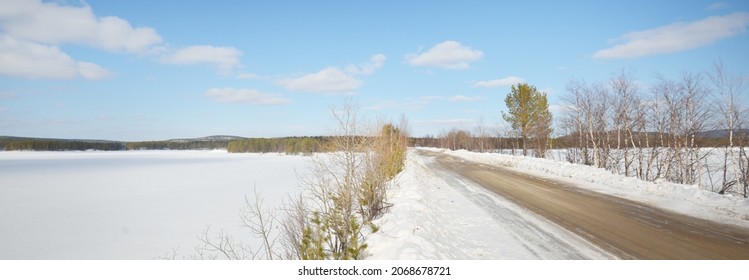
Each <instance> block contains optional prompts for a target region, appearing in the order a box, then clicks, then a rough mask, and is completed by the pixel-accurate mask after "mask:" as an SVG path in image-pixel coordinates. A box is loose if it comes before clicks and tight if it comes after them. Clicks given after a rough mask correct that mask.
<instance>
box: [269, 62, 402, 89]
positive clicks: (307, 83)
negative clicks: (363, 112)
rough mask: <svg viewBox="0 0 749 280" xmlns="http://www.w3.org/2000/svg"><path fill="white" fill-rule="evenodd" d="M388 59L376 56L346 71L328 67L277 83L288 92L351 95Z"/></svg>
mask: <svg viewBox="0 0 749 280" xmlns="http://www.w3.org/2000/svg"><path fill="white" fill-rule="evenodd" d="M386 59H387V58H386V57H385V55H384V54H379V53H378V54H375V55H372V56H371V57H370V58H369V61H367V62H364V63H361V64H359V65H349V66H348V67H346V68H345V69H344V70H341V69H339V68H337V67H327V68H325V69H322V70H320V71H318V72H316V73H312V74H306V75H301V76H298V77H295V78H289V79H279V80H276V83H278V84H279V85H281V86H283V87H284V88H286V89H287V90H291V91H301V92H313V93H323V94H341V93H344V94H345V93H351V92H354V91H356V90H357V89H359V87H361V85H362V84H363V82H362V81H361V80H360V79H359V77H360V76H363V75H371V74H372V73H374V71H375V70H377V69H380V68H382V66H383V65H384V64H385V60H386Z"/></svg>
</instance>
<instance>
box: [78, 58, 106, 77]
mask: <svg viewBox="0 0 749 280" xmlns="http://www.w3.org/2000/svg"><path fill="white" fill-rule="evenodd" d="M78 74H80V75H81V76H82V77H84V78H86V79H89V80H101V79H106V78H109V77H110V76H111V75H112V74H111V73H110V72H109V70H107V69H105V68H103V67H101V66H99V65H96V64H93V63H91V62H78Z"/></svg>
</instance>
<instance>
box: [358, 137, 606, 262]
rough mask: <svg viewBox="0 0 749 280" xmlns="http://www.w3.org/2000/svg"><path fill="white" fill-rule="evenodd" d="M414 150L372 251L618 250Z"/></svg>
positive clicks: (538, 255)
mask: <svg viewBox="0 0 749 280" xmlns="http://www.w3.org/2000/svg"><path fill="white" fill-rule="evenodd" d="M432 162H433V159H430V158H427V157H422V156H419V155H417V154H416V153H414V150H413V149H411V150H410V151H409V154H408V157H407V160H406V166H405V169H404V171H403V172H402V173H401V174H400V175H398V177H396V179H395V180H396V182H397V185H396V186H395V187H394V188H393V189H392V190H391V191H390V192H389V196H390V197H389V202H391V203H393V206H392V208H390V209H389V211H388V212H387V213H386V214H385V215H384V216H383V217H382V218H380V219H378V220H376V221H375V224H377V225H378V226H379V228H380V229H379V231H378V232H376V233H374V234H371V235H369V236H368V237H367V243H368V244H369V249H368V251H367V253H368V256H367V258H368V259H406V260H414V259H428V260H437V259H461V260H466V259H610V258H613V256H611V255H609V254H608V253H606V252H604V251H602V250H600V249H598V248H597V247H595V246H593V245H591V244H590V243H588V242H586V241H585V240H583V239H581V238H579V237H577V236H575V235H574V234H572V233H570V232H568V231H567V230H565V229H563V228H561V227H558V226H556V225H554V224H552V223H550V222H549V221H548V220H546V219H544V218H542V217H540V216H537V215H535V214H534V213H532V212H530V211H527V210H525V209H523V208H521V207H519V206H516V205H515V204H513V203H511V202H509V201H508V200H505V199H503V198H501V197H499V196H497V195H495V194H493V193H490V192H488V191H486V190H484V189H483V188H481V187H479V186H476V185H474V184H472V183H471V182H465V181H462V180H461V179H460V178H459V177H456V176H453V175H452V174H449V173H448V172H441V171H440V170H435V169H434V168H433V166H432V164H431V163H432Z"/></svg>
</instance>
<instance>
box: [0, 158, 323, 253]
mask: <svg viewBox="0 0 749 280" xmlns="http://www.w3.org/2000/svg"><path fill="white" fill-rule="evenodd" d="M308 161H309V158H308V157H300V156H281V155H276V154H265V155H261V154H229V153H227V152H226V151H122V152H0V213H2V214H0V236H2V238H0V259H154V258H158V257H163V256H166V255H167V253H171V252H172V250H174V249H175V248H177V249H178V250H179V251H178V253H179V254H181V255H182V256H186V255H190V254H193V248H194V247H195V246H196V245H198V244H199V240H198V239H197V237H198V235H200V234H201V233H202V232H203V231H204V230H205V229H206V228H207V227H208V226H210V227H211V232H213V233H214V234H215V233H217V232H218V231H219V230H221V229H224V230H226V231H227V232H228V233H230V234H232V235H234V236H235V237H236V238H240V239H242V240H243V241H245V242H247V243H248V244H250V245H252V244H254V243H255V242H256V241H254V240H248V239H249V237H250V236H251V234H249V233H248V232H247V231H246V230H244V229H242V228H241V227H240V220H239V209H240V208H241V207H242V206H243V203H244V197H245V196H249V197H250V198H252V197H253V186H257V189H258V190H259V191H261V192H262V193H263V195H264V196H265V203H266V206H267V207H275V206H277V205H278V204H279V203H280V201H281V200H282V199H283V198H285V197H286V195H287V194H289V193H294V192H297V191H299V187H298V186H297V179H296V178H297V173H304V172H306V170H307V168H308V165H309V164H308Z"/></svg>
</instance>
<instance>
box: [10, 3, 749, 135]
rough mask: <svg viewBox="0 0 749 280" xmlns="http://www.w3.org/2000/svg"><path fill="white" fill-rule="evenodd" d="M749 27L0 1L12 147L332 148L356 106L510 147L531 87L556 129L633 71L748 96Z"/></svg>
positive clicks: (410, 6) (690, 20)
mask: <svg viewBox="0 0 749 280" xmlns="http://www.w3.org/2000/svg"><path fill="white" fill-rule="evenodd" d="M747 27H749V1H720V2H718V1H699V0H690V1H651V0H647V1H639V0H635V1H263V2H260V1H139V0H138V1H106V0H89V1H39V0H25V1H19V0H0V135H10V136H26V137H48V138H75V139H109V140H122V141H138V140H163V139H173V138H189V137H202V136H208V135H236V136H244V137H280V136H304V135H326V134H328V133H329V132H330V131H331V129H332V126H333V125H334V123H333V119H332V116H331V106H336V107H340V106H341V105H342V104H343V102H344V100H349V101H350V102H351V103H354V104H357V105H358V108H359V113H360V114H361V115H363V116H364V117H365V118H367V119H370V120H384V121H394V122H397V121H398V120H399V119H400V118H401V116H405V117H406V118H407V119H408V122H409V126H410V130H411V131H410V132H411V134H412V135H413V136H426V135H438V134H440V133H441V132H444V131H447V130H449V129H452V128H458V129H468V130H473V129H476V127H477V126H479V125H481V126H485V127H487V128H492V129H497V130H499V131H502V130H507V128H508V125H507V124H506V123H505V122H504V121H503V120H502V119H501V111H502V110H506V107H505V106H504V97H505V96H506V95H507V93H508V92H509V91H510V85H512V84H517V83H519V82H525V83H528V84H530V85H533V86H535V87H536V88H537V89H539V90H540V91H543V92H545V93H547V96H548V98H549V103H550V104H551V105H550V108H551V111H552V113H555V112H556V113H558V112H559V108H561V104H562V98H561V96H563V95H564V94H565V87H566V85H567V84H568V82H569V81H570V80H571V79H584V80H585V81H587V82H596V83H606V81H607V80H608V79H610V78H611V77H612V75H614V74H616V73H617V72H621V71H622V70H626V71H628V72H631V73H633V77H634V79H635V80H636V81H637V82H638V84H640V85H642V87H643V88H644V89H646V88H647V86H648V84H652V83H653V82H654V81H655V79H656V76H658V75H661V76H664V77H669V78H677V77H678V75H680V74H681V73H684V72H685V71H689V72H695V73H704V71H707V70H709V69H710V68H711V67H712V65H713V63H714V62H715V61H718V60H720V61H722V62H723V63H724V65H725V66H726V69H727V70H728V71H729V72H730V73H733V74H735V75H741V77H745V79H747V80H749V35H748V34H747V32H746V29H747ZM748 84H749V83H748ZM748 95H749V94H747V91H746V90H745V91H744V92H743V93H741V96H742V97H743V99H748V98H749V96H748Z"/></svg>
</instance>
